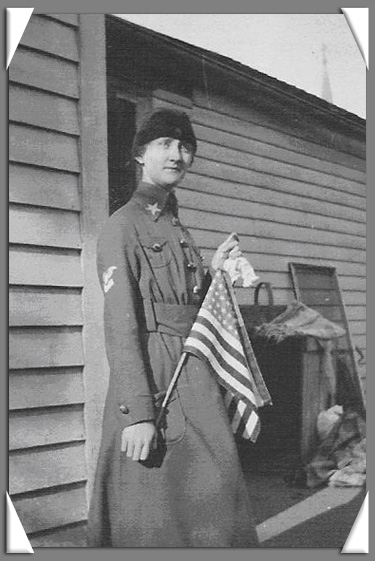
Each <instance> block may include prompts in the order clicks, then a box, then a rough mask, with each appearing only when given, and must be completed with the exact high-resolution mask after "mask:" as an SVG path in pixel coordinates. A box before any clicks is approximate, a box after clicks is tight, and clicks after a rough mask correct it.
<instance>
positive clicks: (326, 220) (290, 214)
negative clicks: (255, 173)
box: [179, 188, 366, 248]
mask: <svg viewBox="0 0 375 561" xmlns="http://www.w3.org/2000/svg"><path fill="white" fill-rule="evenodd" d="M228 195H229V194H228ZM179 201H180V206H181V207H182V208H189V209H195V208H200V209H201V210H202V211H207V212H208V213H215V214H228V215H229V216H230V217H231V218H232V219H233V218H235V219H236V220H237V219H239V220H241V219H242V218H246V219H248V220H251V221H253V222H254V221H255V224H256V225H257V226H258V228H261V226H263V228H267V226H268V225H270V224H271V225H272V226H276V227H279V230H280V232H278V231H276V232H275V234H274V237H281V238H283V237H284V238H285V236H287V238H288V239H289V237H290V235H289V236H288V235H287V232H288V226H286V225H292V224H295V225H296V226H297V227H298V231H300V232H303V231H304V230H307V231H308V230H309V229H310V228H313V229H314V235H313V237H314V239H316V240H317V243H319V235H320V234H321V233H324V234H327V235H328V236H330V233H331V232H335V233H336V232H340V234H337V235H336V238H337V240H340V239H341V240H343V241H342V243H344V245H346V244H349V246H350V244H352V243H354V244H357V245H358V247H360V248H364V247H365V234H366V230H365V226H364V224H360V223H358V222H349V221H347V220H346V221H345V220H342V219H336V218H332V217H325V216H321V215H317V214H312V215H310V214H308V213H307V212H301V211H298V210H294V209H290V208H283V207H277V206H275V205H272V206H271V205H267V204H258V203H254V202H250V201H246V200H240V199H233V198H231V197H230V196H218V195H214V194H206V193H200V192H199V191H191V190H190V189H186V188H185V189H180V190H179ZM279 224H280V226H279ZM281 225H283V226H281ZM281 228H283V230H284V232H282V231H281ZM344 232H345V233H344ZM280 234H281V235H280ZM260 235H263V233H261V234H260ZM307 236H309V234H307ZM331 238H332V239H333V235H331ZM331 238H329V239H327V244H330V243H331ZM292 239H293V236H292ZM345 240H346V241H345ZM335 245H340V243H337V242H336V244H335ZM357 245H355V247H357Z"/></svg>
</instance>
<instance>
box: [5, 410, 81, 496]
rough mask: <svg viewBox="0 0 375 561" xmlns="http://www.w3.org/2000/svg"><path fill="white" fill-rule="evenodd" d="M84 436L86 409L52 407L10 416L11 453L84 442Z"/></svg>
mask: <svg viewBox="0 0 375 561" xmlns="http://www.w3.org/2000/svg"><path fill="white" fill-rule="evenodd" d="M84 435H85V430H84V422H83V408H82V406H81V405H69V406H61V407H48V408H42V409H32V410H31V411H29V410H23V411H13V412H11V413H10V418H9V449H10V450H19V449H26V448H32V447H34V446H46V445H50V444H61V443H64V442H67V443H69V442H72V441H76V440H83V439H84ZM46 486H48V485H46Z"/></svg>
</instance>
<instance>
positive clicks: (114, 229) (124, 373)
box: [88, 109, 258, 548]
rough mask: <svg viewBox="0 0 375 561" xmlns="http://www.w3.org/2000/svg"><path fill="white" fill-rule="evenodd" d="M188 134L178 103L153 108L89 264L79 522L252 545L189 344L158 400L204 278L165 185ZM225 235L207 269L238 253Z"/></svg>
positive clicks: (149, 539)
mask: <svg viewBox="0 0 375 561" xmlns="http://www.w3.org/2000/svg"><path fill="white" fill-rule="evenodd" d="M196 149H197V142H196V137H195V134H194V131H193V129H192V126H191V123H190V120H189V118H188V116H187V115H186V114H185V113H182V112H178V111H172V110H169V109H161V110H158V111H155V112H154V113H152V114H151V116H149V117H148V118H147V119H146V120H145V121H144V123H143V125H142V126H141V127H140V129H139V131H138V132H137V134H136V136H135V139H134V144H133V153H134V157H135V159H136V161H137V163H138V164H139V166H140V169H141V180H140V182H139V184H138V186H137V189H136V190H135V192H134V194H133V197H132V198H131V200H130V201H129V202H128V203H127V204H126V205H125V206H123V207H122V208H120V209H119V210H118V211H116V212H115V213H114V214H113V215H112V216H111V217H110V218H109V220H108V221H107V223H106V224H105V226H104V228H103V230H102V232H101V234H100V236H99V240H98V259H97V264H98V274H99V279H100V283H101V286H102V290H103V294H104V324H105V342H106V352H107V358H108V362H109V366H110V379H109V387H108V394H107V398H106V403H105V409H104V418H103V430H102V441H101V447H100V452H99V459H98V465H97V471H96V478H95V484H94V490H93V495H92V499H91V505H90V511H89V523H88V543H89V546H90V547H131V548H134V547H152V548H154V547H163V548H165V547H184V548H185V547H238V548H243V547H257V545H258V541H257V535H256V531H255V527H254V522H253V518H252V513H251V508H250V504H249V500H248V495H247V490H246V486H245V482H244V478H243V474H242V471H241V467H240V464H239V459H238V454H237V449H236V445H235V441H234V438H233V435H232V430H231V427H230V423H229V421H228V416H227V413H226V409H225V406H224V404H223V399H222V396H221V392H220V388H219V386H218V384H217V382H216V380H215V378H214V377H213V375H212V372H211V371H210V370H209V367H208V366H207V365H206V364H204V363H203V362H202V361H199V360H198V359H197V358H195V357H194V356H189V357H188V359H187V361H186V362H185V366H184V367H183V369H182V372H181V375H180V377H179V380H178V383H177V387H176V389H175V390H174V392H173V394H172V396H171V399H170V402H169V405H168V409H167V414H166V416H165V420H164V427H163V431H162V433H163V442H162V443H161V445H160V439H158V434H157V431H156V428H155V419H156V417H157V412H158V407H159V406H160V404H161V401H162V399H163V397H164V395H165V392H166V390H167V387H168V384H169V382H170V379H171V377H172V376H173V373H174V370H175V368H176V365H177V363H178V361H179V358H180V356H181V353H182V347H183V343H184V340H185V338H186V336H187V334H188V333H189V331H190V328H191V326H192V324H193V321H194V318H195V316H196V314H197V312H198V309H199V306H200V303H201V301H202V298H203V296H204V294H205V291H206V290H207V287H208V285H209V282H210V277H209V274H205V272H204V268H203V264H202V258H201V255H200V253H199V250H198V249H197V247H196V246H195V244H194V241H193V239H192V237H191V236H190V234H189V232H188V231H187V229H186V228H185V227H184V226H183V224H182V223H181V222H180V219H179V217H178V207H177V200H176V196H175V193H174V188H175V187H176V186H177V185H178V184H179V183H180V182H181V181H182V179H183V177H184V176H185V174H186V172H187V170H188V169H189V167H190V166H191V164H192V162H193V159H194V155H195V152H196ZM238 252H239V247H238V240H237V239H236V238H235V237H233V236H231V237H229V238H228V239H227V240H225V241H224V242H223V244H221V246H220V247H219V248H218V250H217V252H216V253H215V255H214V257H213V260H212V263H211V269H212V270H215V269H217V268H218V267H220V266H221V265H222V264H223V262H224V260H225V259H226V258H227V257H228V254H231V256H233V255H236V254H238Z"/></svg>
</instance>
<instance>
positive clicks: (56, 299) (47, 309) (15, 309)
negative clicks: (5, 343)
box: [9, 287, 83, 327]
mask: <svg viewBox="0 0 375 561" xmlns="http://www.w3.org/2000/svg"><path fill="white" fill-rule="evenodd" d="M82 323H83V322H82V309H81V291H80V290H79V289H53V288H45V287H43V288H25V287H18V288H17V287H11V288H10V291H9V325H10V326H14V327H20V326H32V325H38V326H43V325H44V326H48V325H53V326H58V325H82Z"/></svg>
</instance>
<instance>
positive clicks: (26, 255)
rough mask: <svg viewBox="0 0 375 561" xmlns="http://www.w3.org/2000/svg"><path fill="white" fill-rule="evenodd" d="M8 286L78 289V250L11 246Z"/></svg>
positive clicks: (79, 277) (79, 281) (80, 278)
mask: <svg viewBox="0 0 375 561" xmlns="http://www.w3.org/2000/svg"><path fill="white" fill-rule="evenodd" d="M9 283H10V284H11V285H39V286H66V287H81V286H82V270H81V261H80V253H79V250H69V249H61V248H47V247H44V248H38V247H34V246H24V245H14V244H12V245H11V246H10V251H9Z"/></svg>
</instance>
